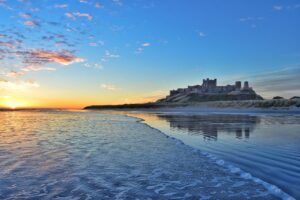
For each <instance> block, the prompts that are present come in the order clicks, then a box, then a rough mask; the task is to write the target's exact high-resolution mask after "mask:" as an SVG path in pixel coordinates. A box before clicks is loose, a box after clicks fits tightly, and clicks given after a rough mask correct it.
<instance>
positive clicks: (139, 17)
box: [0, 0, 300, 107]
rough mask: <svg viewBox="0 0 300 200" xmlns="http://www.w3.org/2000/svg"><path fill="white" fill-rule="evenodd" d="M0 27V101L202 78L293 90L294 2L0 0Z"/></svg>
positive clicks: (132, 95)
mask: <svg viewBox="0 0 300 200" xmlns="http://www.w3.org/2000/svg"><path fill="white" fill-rule="evenodd" d="M0 30H1V31H0V55H1V56H0V96H2V101H4V100H5V99H4V97H5V98H6V99H7V98H14V99H18V100H19V101H21V100H23V101H24V102H25V101H26V102H32V103H31V104H30V103H28V104H30V105H31V106H34V105H37V106H44V107H45V106H50V107H54V106H58V107H59V106H66V105H67V104H68V102H69V101H74V99H76V101H75V102H74V105H73V104H72V106H75V104H76V103H77V104H76V105H78V106H83V105H85V104H106V103H116V104H117V103H126V102H127V103H128V102H130V103H131V102H145V101H151V100H155V99H157V98H160V97H163V96H164V95H166V94H167V93H168V90H170V89H173V88H177V87H184V86H187V85H192V84H199V83H200V84H201V80H202V78H206V77H210V78H218V79H219V84H230V83H232V82H234V81H235V80H237V79H238V80H242V81H244V80H249V81H250V84H251V85H252V86H253V87H254V89H256V90H257V91H258V92H259V93H260V94H261V95H262V96H264V97H267V98H269V97H272V96H273V95H281V96H286V97H290V96H294V95H300V89H299V88H300V83H298V82H299V81H298V80H299V78H300V39H299V35H300V1H299V0H298V1H295V0H284V1H271V0H264V1H261V0H251V1H250V0H247V1H246V0H240V1H238V0H228V1H221V0H198V1H196V0H189V1H183V0H172V1H171V0H162V1H159V0H156V1H154V0H153V1H151V0H130V1H129V0H127V1H126V0H101V1H98V0H69V1H62V0H57V1H56V0H51V1H50V0H48V1H47V0H39V1H38V0H15V1H14V0H9V1H8V0H0ZM49 94H50V96H51V97H49ZM32 99H34V100H32ZM0 101H1V99H0ZM51 102H52V103H51Z"/></svg>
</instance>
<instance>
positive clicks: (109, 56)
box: [105, 50, 120, 58]
mask: <svg viewBox="0 0 300 200" xmlns="http://www.w3.org/2000/svg"><path fill="white" fill-rule="evenodd" d="M119 57H120V55H118V54H112V53H111V52H110V51H108V50H106V51H105V58H119Z"/></svg>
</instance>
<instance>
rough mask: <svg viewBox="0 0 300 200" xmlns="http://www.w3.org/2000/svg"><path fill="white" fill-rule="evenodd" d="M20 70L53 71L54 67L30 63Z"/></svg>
mask: <svg viewBox="0 0 300 200" xmlns="http://www.w3.org/2000/svg"><path fill="white" fill-rule="evenodd" d="M21 70H22V71H25V72H30V71H34V72H37V71H55V70H56V69H55V68H53V67H44V66H38V65H30V66H26V67H23V68H22V69H21Z"/></svg>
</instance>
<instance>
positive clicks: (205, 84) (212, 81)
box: [202, 78, 217, 87]
mask: <svg viewBox="0 0 300 200" xmlns="http://www.w3.org/2000/svg"><path fill="white" fill-rule="evenodd" d="M202 86H203V87H216V86H217V79H209V78H207V79H206V80H205V79H203V83H202Z"/></svg>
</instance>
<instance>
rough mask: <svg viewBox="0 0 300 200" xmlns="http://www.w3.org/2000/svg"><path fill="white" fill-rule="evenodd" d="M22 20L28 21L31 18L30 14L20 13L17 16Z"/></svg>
mask: <svg viewBox="0 0 300 200" xmlns="http://www.w3.org/2000/svg"><path fill="white" fill-rule="evenodd" d="M19 15H20V16H21V17H22V18H25V19H30V18H32V16H31V14H30V13H23V12H22V13H20V14H19Z"/></svg>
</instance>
